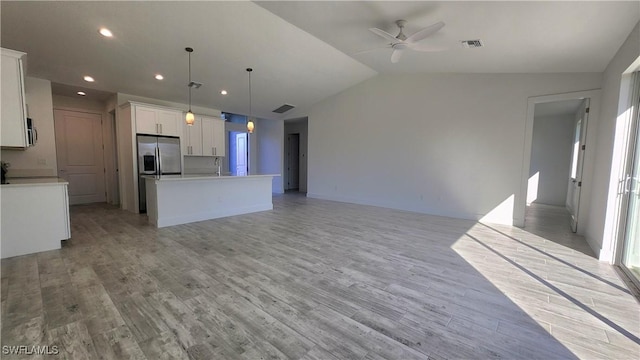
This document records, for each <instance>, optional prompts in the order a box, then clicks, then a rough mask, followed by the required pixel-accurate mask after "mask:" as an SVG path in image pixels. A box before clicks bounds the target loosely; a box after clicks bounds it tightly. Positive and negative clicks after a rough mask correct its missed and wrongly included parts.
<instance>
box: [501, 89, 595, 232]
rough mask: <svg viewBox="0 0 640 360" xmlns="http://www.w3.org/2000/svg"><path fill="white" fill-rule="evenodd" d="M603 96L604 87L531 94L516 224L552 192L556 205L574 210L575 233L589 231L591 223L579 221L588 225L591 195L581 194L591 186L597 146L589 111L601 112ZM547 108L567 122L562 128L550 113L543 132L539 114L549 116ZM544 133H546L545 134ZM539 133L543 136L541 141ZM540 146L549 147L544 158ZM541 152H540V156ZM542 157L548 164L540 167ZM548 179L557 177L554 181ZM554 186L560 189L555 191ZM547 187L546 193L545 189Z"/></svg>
mask: <svg viewBox="0 0 640 360" xmlns="http://www.w3.org/2000/svg"><path fill="white" fill-rule="evenodd" d="M599 99H600V90H588V91H580V92H574V93H566V94H557V95H546V96H538V97H531V98H529V100H528V107H527V121H526V128H525V129H526V130H525V146H524V157H523V168H522V182H521V188H520V195H519V196H516V201H515V204H514V218H513V223H514V225H516V226H520V227H525V213H526V211H527V209H528V207H529V205H531V203H534V202H536V198H541V199H543V198H544V196H541V195H549V194H551V193H553V198H554V199H555V201H554V203H552V204H551V205H552V206H556V207H561V208H566V210H564V209H563V211H565V212H566V211H568V212H569V213H570V221H569V224H567V226H570V227H571V230H572V231H573V232H577V233H579V234H583V233H584V230H585V228H586V226H581V225H580V224H586V217H587V215H588V211H587V209H588V207H589V204H588V200H589V199H588V197H584V196H581V194H582V193H584V192H588V191H590V186H591V177H592V174H591V173H590V169H591V167H592V166H593V161H594V159H593V157H594V156H595V154H594V153H593V152H592V151H593V150H594V149H593V146H591V147H589V146H588V143H591V144H593V143H594V138H593V136H594V134H593V132H592V133H591V134H590V133H589V132H588V128H589V114H593V113H597V112H598V111H599V109H598V107H599ZM545 108H546V110H548V111H549V110H550V111H551V113H550V114H546V115H550V116H551V115H553V116H556V118H555V120H557V121H564V123H563V126H561V127H558V125H559V124H558V123H555V124H554V123H553V120H554V119H550V118H549V117H547V119H546V120H547V122H548V124H547V126H546V129H545V130H544V131H543V132H540V131H539V130H540V129H539V126H538V125H540V124H539V123H538V121H537V120H538V119H537V118H542V117H543V116H541V115H545V114H544V111H543V110H545ZM562 109H564V110H562ZM567 109H570V110H571V111H568V110H567ZM554 112H555V113H554ZM562 113H564V120H560V119H559V118H557V116H559V114H562ZM541 121H542V120H541ZM558 129H561V130H558ZM558 131H560V132H562V134H559V133H558ZM545 133H546V135H540V134H545ZM560 135H562V141H560V140H559V139H554V136H555V137H557V136H560ZM534 136H536V137H535V138H534ZM539 136H543V138H542V141H541V139H540V138H539ZM545 136H546V138H545ZM545 139H546V140H545ZM536 147H537V149H536ZM540 149H542V151H543V152H544V154H543V155H542V157H540V154H539V153H538V154H537V153H536V151H540ZM536 156H539V157H538V158H537V159H536ZM541 159H542V161H543V163H546V164H547V165H546V167H544V166H542V167H541V165H540V163H537V162H539V161H541ZM549 179H553V181H552V182H551V183H550V182H548V180H549ZM550 189H555V190H552V191H550ZM540 191H542V193H540ZM545 192H547V193H546V194H544V193H545ZM545 201H548V200H543V201H539V202H542V203H543V204H544V203H545ZM545 206H546V205H545Z"/></svg>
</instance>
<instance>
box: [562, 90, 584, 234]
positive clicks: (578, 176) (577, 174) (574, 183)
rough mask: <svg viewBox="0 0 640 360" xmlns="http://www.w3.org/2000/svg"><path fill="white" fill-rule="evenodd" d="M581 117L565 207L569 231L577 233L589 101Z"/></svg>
mask: <svg viewBox="0 0 640 360" xmlns="http://www.w3.org/2000/svg"><path fill="white" fill-rule="evenodd" d="M581 109H584V110H583V111H582V116H581V117H580V118H579V119H578V121H577V122H576V127H575V131H574V137H573V151H572V157H571V178H570V179H569V181H570V183H569V192H568V194H567V200H568V201H567V205H568V209H569V212H570V213H571V231H573V232H577V231H578V213H579V210H580V192H581V189H582V172H583V171H582V170H583V165H584V151H585V149H586V144H585V142H586V139H587V131H586V130H587V121H588V117H589V99H585V102H584V104H583V106H581Z"/></svg>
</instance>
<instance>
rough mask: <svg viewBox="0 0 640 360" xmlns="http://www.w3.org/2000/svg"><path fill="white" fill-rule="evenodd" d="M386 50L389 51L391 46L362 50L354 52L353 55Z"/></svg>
mask: <svg viewBox="0 0 640 360" xmlns="http://www.w3.org/2000/svg"><path fill="white" fill-rule="evenodd" d="M386 49H389V46H381V47H377V48H373V49H366V50H360V51H356V52H354V53H353V55H358V54H364V53H368V52H372V51H378V50H386Z"/></svg>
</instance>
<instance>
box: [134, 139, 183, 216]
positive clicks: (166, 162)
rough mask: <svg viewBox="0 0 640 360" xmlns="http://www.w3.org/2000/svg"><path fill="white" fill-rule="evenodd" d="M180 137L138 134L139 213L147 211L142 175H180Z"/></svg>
mask: <svg viewBox="0 0 640 360" xmlns="http://www.w3.org/2000/svg"><path fill="white" fill-rule="evenodd" d="M180 158H181V155H180V138H178V137H170V136H152V135H138V202H139V205H140V213H146V212H147V192H146V186H145V179H143V178H142V175H156V176H162V175H180V174H182V166H181V162H180Z"/></svg>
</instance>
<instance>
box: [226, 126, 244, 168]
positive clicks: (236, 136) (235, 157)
mask: <svg viewBox="0 0 640 360" xmlns="http://www.w3.org/2000/svg"><path fill="white" fill-rule="evenodd" d="M228 134H229V172H230V173H231V175H236V176H244V175H247V174H248V173H249V161H248V160H249V159H248V158H249V146H248V140H249V134H248V133H247V132H242V131H229V132H228Z"/></svg>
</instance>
